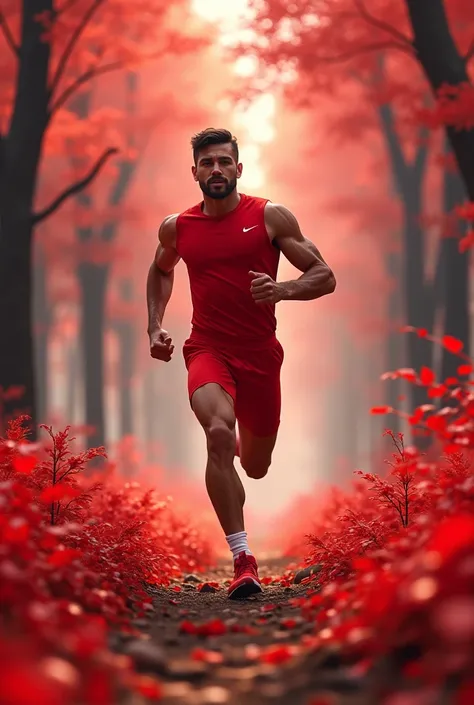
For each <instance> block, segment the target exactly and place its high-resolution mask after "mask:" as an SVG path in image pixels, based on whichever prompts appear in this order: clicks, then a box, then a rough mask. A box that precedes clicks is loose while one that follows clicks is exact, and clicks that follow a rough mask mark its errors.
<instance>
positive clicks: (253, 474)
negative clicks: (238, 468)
mask: <svg viewBox="0 0 474 705" xmlns="http://www.w3.org/2000/svg"><path fill="white" fill-rule="evenodd" d="M240 464H241V465H242V467H243V469H244V470H245V472H246V474H247V477H250V478H251V479H252V480H261V479H262V478H263V477H265V475H266V474H267V473H268V470H269V468H270V464H271V460H269V459H265V460H262V459H260V458H252V457H250V458H246V457H245V456H244V457H243V458H241V459H240Z"/></svg>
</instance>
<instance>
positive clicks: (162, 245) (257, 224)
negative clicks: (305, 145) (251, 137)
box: [147, 128, 336, 599]
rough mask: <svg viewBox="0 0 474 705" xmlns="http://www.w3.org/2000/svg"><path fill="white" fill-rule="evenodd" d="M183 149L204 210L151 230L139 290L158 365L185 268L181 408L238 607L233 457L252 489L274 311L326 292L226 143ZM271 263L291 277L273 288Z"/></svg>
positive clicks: (167, 347) (240, 557)
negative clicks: (153, 245)
mask: <svg viewBox="0 0 474 705" xmlns="http://www.w3.org/2000/svg"><path fill="white" fill-rule="evenodd" d="M191 145H192V148H193V156H194V165H193V166H192V173H193V176H194V180H195V181H197V183H198V184H199V186H200V188H201V191H202V193H203V200H202V201H201V202H200V203H199V204H198V205H196V206H194V207H192V208H190V209H189V210H186V211H184V212H183V213H181V214H177V215H176V214H175V215H171V216H169V217H167V218H165V220H164V221H163V222H162V224H161V226H160V230H159V245H158V249H157V250H156V255H155V259H154V262H153V264H152V265H151V267H150V271H149V274H148V281H147V301H148V314H149V323H148V334H149V337H150V353H151V356H152V357H154V358H156V359H158V360H163V361H164V362H168V361H169V360H170V359H171V356H172V354H173V350H174V346H173V345H172V341H171V337H170V336H169V334H168V332H167V331H166V330H164V328H163V327H162V322H163V316H164V313H165V308H166V305H167V303H168V301H169V299H170V296H171V292H172V288H173V270H174V267H175V266H176V265H177V263H178V261H179V260H180V259H183V260H184V262H185V264H186V265H187V269H188V274H189V280H190V288H191V298H192V303H193V318H192V332H191V335H190V337H189V339H188V340H187V341H186V342H185V344H184V347H183V355H184V360H185V364H186V368H187V371H188V392H189V399H190V403H191V407H192V409H193V411H194V413H195V415H196V417H197V419H198V421H199V423H200V424H201V426H202V427H203V429H204V433H205V435H206V440H207V452H208V460H207V467H206V486H207V491H208V494H209V497H210V500H211V502H212V504H213V506H214V509H215V511H216V514H217V517H218V519H219V522H220V524H221V526H222V529H223V531H224V532H225V535H226V539H227V542H228V544H229V548H230V550H231V551H232V554H233V557H234V569H235V575H234V580H233V582H232V584H231V585H230V587H229V592H228V596H229V597H230V598H232V599H241V598H246V597H248V596H249V595H251V594H254V593H257V592H261V591H262V588H261V584H260V580H259V577H258V571H257V562H256V560H255V558H254V556H253V555H252V553H251V551H250V550H249V547H248V543H247V533H246V531H245V526H244V517H243V506H244V502H245V491H244V488H243V485H242V483H241V481H240V478H239V476H238V474H237V472H236V470H235V468H234V456H235V455H239V456H240V462H241V465H242V467H243V469H244V470H245V472H246V473H247V475H248V476H249V477H251V478H254V479H260V478H262V477H264V476H265V475H266V474H267V472H268V469H269V467H270V463H271V459H272V452H273V449H274V446H275V441H276V438H277V432H278V427H279V424H280V401H281V399H280V369H281V365H282V362H283V349H282V347H281V345H280V343H279V342H278V340H277V338H276V336H275V330H276V319H275V304H276V303H278V302H279V301H282V300H289V299H291V300H300V301H308V300H311V299H316V298H318V297H320V296H324V295H325V294H330V293H331V292H333V291H334V289H335V286H336V282H335V279H334V275H333V273H332V271H331V270H330V269H329V267H328V266H327V264H326V263H325V261H324V260H323V258H322V256H321V254H320V253H319V251H318V250H317V248H316V247H315V246H314V245H313V243H312V242H310V241H309V240H307V239H306V238H305V237H304V236H303V235H302V233H301V230H300V228H299V225H298V222H297V220H296V218H295V217H294V215H292V213H290V211H289V210H288V209H287V208H285V207H284V206H281V205H276V204H273V203H270V201H268V200H266V199H262V198H255V197H250V196H246V195H244V194H242V193H239V192H238V191H237V188H236V187H237V179H239V178H240V176H241V174H242V164H241V163H240V162H239V151H238V145H237V140H236V139H235V138H234V137H233V136H232V134H231V133H230V132H228V131H227V130H215V129H213V128H209V129H207V130H204V131H203V132H200V133H199V134H197V135H195V137H193V139H192V141H191ZM280 252H282V253H283V254H284V255H285V257H286V258H287V259H288V260H289V261H290V262H291V264H293V265H294V266H295V267H296V268H297V269H299V270H300V271H301V272H303V274H302V276H301V277H299V278H298V279H296V280H295V281H288V282H281V283H280V282H277V281H276V278H277V269H278V262H279V256H280ZM236 421H237V422H238V428H239V440H237V437H236V429H235V426H236Z"/></svg>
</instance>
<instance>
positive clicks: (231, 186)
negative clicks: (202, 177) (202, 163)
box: [199, 179, 237, 201]
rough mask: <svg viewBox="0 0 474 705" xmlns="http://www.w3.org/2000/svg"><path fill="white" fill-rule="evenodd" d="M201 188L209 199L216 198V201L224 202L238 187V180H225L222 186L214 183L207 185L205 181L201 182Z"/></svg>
mask: <svg viewBox="0 0 474 705" xmlns="http://www.w3.org/2000/svg"><path fill="white" fill-rule="evenodd" d="M199 186H200V188H201V191H202V192H203V193H204V194H205V195H206V196H208V197H209V198H214V199H216V200H219V201H220V200H222V199H223V198H227V196H230V194H231V193H232V191H234V190H235V187H236V186H237V179H229V180H225V181H224V183H222V184H221V185H219V186H218V185H217V184H215V183H214V184H213V183H212V181H211V182H210V183H209V182H208V183H206V182H205V181H200V182H199Z"/></svg>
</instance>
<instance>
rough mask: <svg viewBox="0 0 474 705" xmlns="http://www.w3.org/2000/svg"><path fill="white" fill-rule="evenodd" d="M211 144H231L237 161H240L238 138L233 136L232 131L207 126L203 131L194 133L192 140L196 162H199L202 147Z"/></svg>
mask: <svg viewBox="0 0 474 705" xmlns="http://www.w3.org/2000/svg"><path fill="white" fill-rule="evenodd" d="M210 144H231V145H232V151H233V152H234V156H235V161H236V162H238V161H239V147H238V144H237V138H236V137H234V136H233V134H232V132H229V130H224V129H215V128H214V127H207V128H206V129H205V130H202V132H198V133H197V134H196V135H194V137H193V138H192V140H191V147H192V148H193V157H194V163H195V164H197V159H198V154H199V152H200V151H201V149H203V148H204V147H207V146H208V145H210Z"/></svg>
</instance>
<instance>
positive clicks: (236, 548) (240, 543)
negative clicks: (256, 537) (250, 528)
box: [226, 531, 252, 560]
mask: <svg viewBox="0 0 474 705" xmlns="http://www.w3.org/2000/svg"><path fill="white" fill-rule="evenodd" d="M226 539H227V543H228V544H229V548H230V550H231V551H232V555H233V557H234V560H235V559H236V558H237V557H238V556H239V555H240V554H241V553H242V551H245V553H247V554H249V555H252V552H251V551H250V550H249V545H248V543H247V532H246V531H238V532H237V533H236V534H230V535H229V536H226Z"/></svg>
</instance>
